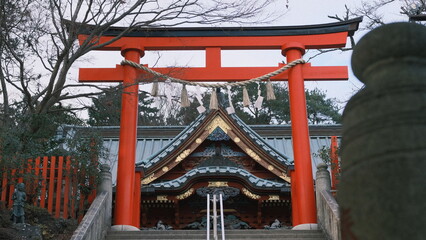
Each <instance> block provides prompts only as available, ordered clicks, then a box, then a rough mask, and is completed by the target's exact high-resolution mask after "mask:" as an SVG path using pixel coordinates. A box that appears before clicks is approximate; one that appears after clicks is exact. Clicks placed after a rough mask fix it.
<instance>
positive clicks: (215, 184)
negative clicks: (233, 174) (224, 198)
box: [208, 182, 228, 187]
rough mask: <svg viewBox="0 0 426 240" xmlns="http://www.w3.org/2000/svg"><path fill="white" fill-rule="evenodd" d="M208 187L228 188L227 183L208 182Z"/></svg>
mask: <svg viewBox="0 0 426 240" xmlns="http://www.w3.org/2000/svg"><path fill="white" fill-rule="evenodd" d="M208 187H228V182H209V185H208Z"/></svg>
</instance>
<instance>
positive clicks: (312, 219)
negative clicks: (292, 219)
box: [282, 42, 317, 224]
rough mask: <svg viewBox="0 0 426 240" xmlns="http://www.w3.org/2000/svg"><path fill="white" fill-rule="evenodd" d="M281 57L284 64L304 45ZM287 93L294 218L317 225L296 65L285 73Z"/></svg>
mask: <svg viewBox="0 0 426 240" xmlns="http://www.w3.org/2000/svg"><path fill="white" fill-rule="evenodd" d="M282 52H283V55H285V56H287V59H288V61H294V60H296V59H299V58H301V57H302V55H303V54H304V53H305V49H304V46H303V45H302V44H300V43H298V42H295V43H288V44H285V45H284V46H283V51H282ZM288 89H289V90H288V91H289V100H290V118H291V127H292V138H293V152H294V168H295V173H294V179H295V180H296V181H297V188H296V189H295V191H296V192H295V193H296V196H297V203H296V206H297V210H296V212H297V213H298V217H297V219H298V220H299V223H300V224H314V223H316V222H317V212H316V206H315V205H316V204H315V193H314V182H313V176H312V160H311V151H310V137H309V128H308V117H307V110H306V96H305V86H304V79H303V68H302V66H300V65H296V66H295V67H293V68H291V69H290V70H289V80H288Z"/></svg>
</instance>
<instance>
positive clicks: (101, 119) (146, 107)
mask: <svg viewBox="0 0 426 240" xmlns="http://www.w3.org/2000/svg"><path fill="white" fill-rule="evenodd" d="M121 94H122V85H121V84H120V85H119V86H117V87H111V88H110V89H108V90H107V91H105V92H104V93H103V94H101V95H99V96H97V97H96V98H93V103H92V105H91V106H90V107H89V120H88V121H87V123H88V124H89V125H91V126H119V125H120V115H121ZM153 102H154V99H153V98H152V97H151V96H150V95H149V94H148V93H146V92H140V93H139V106H138V111H139V114H138V124H139V125H140V126H153V125H163V120H162V119H163V118H162V116H161V114H158V109H157V108H154V107H152V104H153Z"/></svg>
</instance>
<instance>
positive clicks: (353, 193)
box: [338, 23, 426, 239]
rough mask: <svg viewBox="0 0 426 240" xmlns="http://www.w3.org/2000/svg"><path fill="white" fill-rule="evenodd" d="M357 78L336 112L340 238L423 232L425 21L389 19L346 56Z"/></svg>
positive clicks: (414, 235)
mask: <svg viewBox="0 0 426 240" xmlns="http://www.w3.org/2000/svg"><path fill="white" fill-rule="evenodd" d="M352 68H353V71H354V73H355V75H356V76H357V77H358V78H359V79H360V80H361V81H362V82H363V83H364V84H365V88H364V89H362V90H360V91H359V92H358V93H357V94H356V95H355V96H353V97H352V98H351V100H350V101H349V102H348V104H347V106H346V108H345V111H344V114H343V139H342V149H341V151H342V176H341V182H340V186H339V192H338V201H339V204H340V212H341V213H342V217H341V219H342V237H343V239H424V238H425V236H426V228H425V224H426V214H425V213H426V191H425V177H426V174H425V169H426V27H424V26H422V25H418V24H410V23H394V24H389V25H385V26H382V27H379V28H377V29H375V30H373V31H371V32H370V33H368V34H367V35H365V36H364V37H363V38H362V39H361V40H360V41H359V43H358V44H357V45H356V47H355V49H354V52H353V56H352Z"/></svg>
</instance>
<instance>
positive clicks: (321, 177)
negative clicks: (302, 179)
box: [316, 163, 341, 240]
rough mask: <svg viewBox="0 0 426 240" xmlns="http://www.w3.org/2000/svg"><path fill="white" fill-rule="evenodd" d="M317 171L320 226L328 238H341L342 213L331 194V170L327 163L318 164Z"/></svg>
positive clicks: (337, 239)
mask: <svg viewBox="0 0 426 240" xmlns="http://www.w3.org/2000/svg"><path fill="white" fill-rule="evenodd" d="M317 169H318V170H317V173H316V199H317V217H318V226H319V227H320V228H321V230H323V231H324V233H325V234H326V235H327V238H328V239H331V240H340V239H341V237H340V214H339V205H338V204H337V202H336V199H335V198H334V196H333V195H332V194H331V192H330V190H331V178H330V172H329V171H328V170H327V165H326V164H325V163H320V164H318V166H317Z"/></svg>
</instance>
